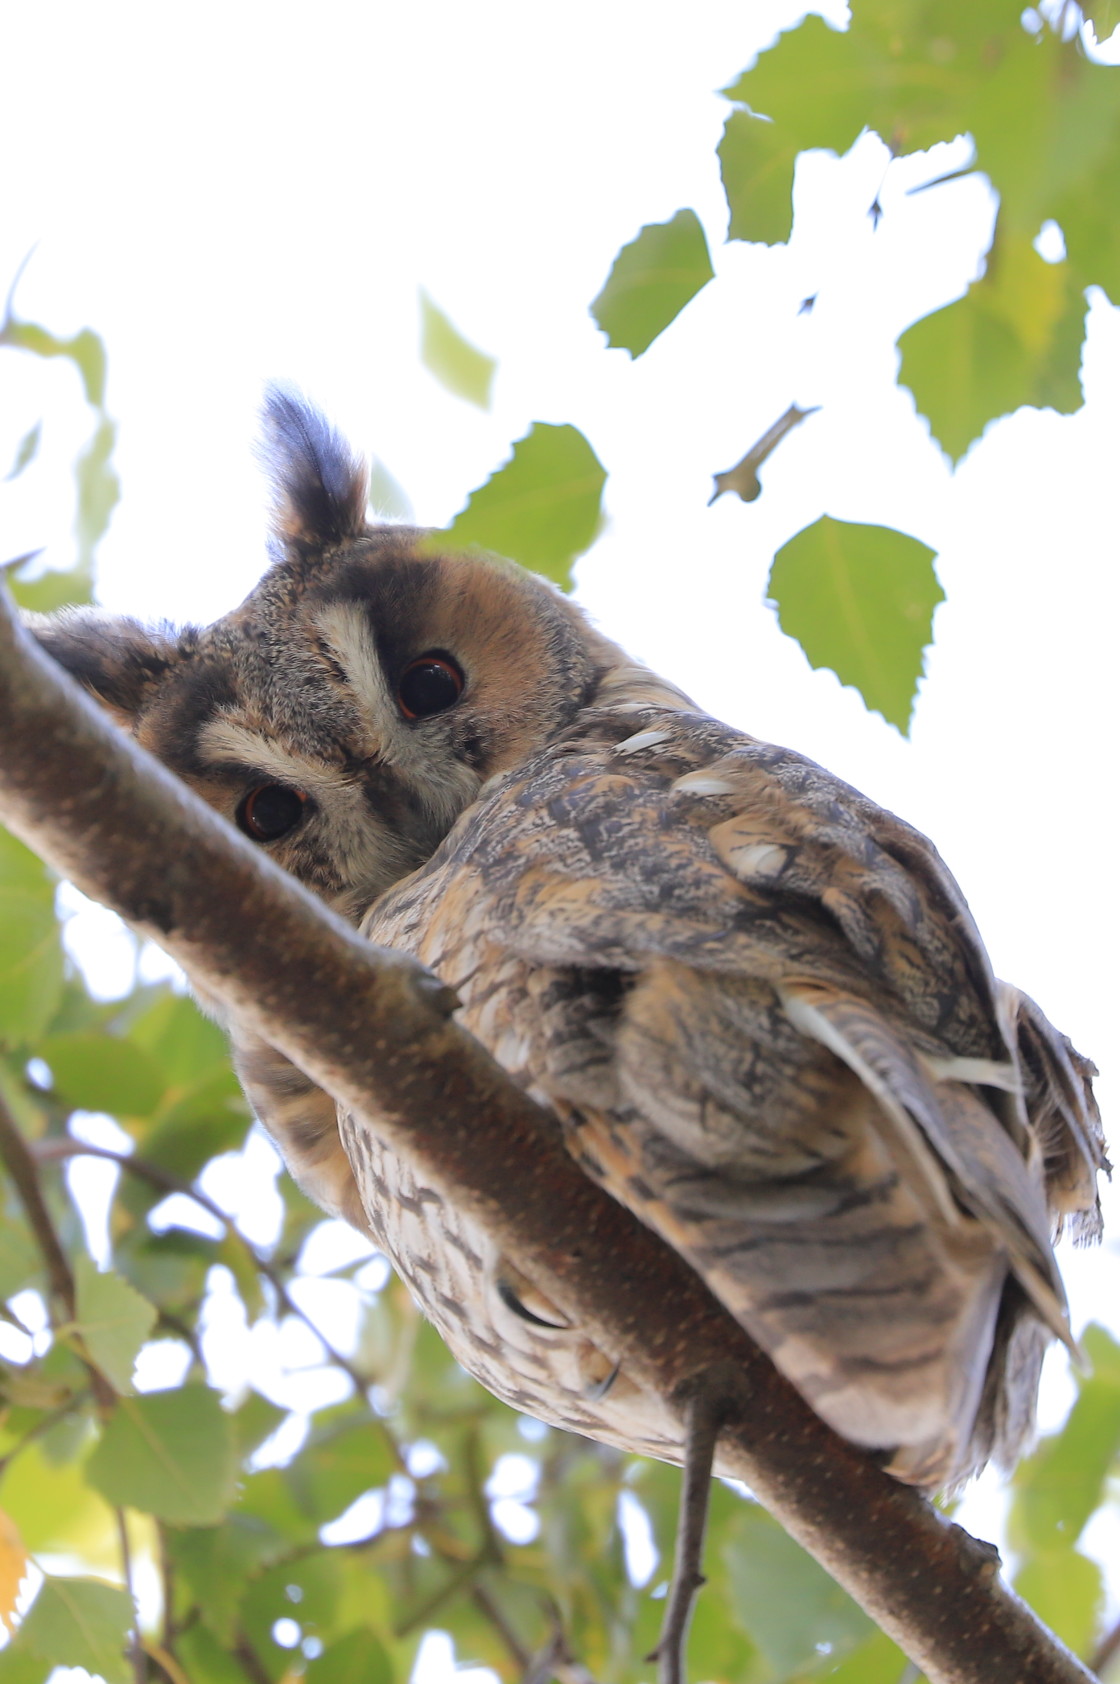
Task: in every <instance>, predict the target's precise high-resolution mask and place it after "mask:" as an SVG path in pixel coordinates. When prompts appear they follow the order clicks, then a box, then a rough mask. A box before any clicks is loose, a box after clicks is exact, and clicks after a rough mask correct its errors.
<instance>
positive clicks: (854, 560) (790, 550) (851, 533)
mask: <svg viewBox="0 0 1120 1684" xmlns="http://www.w3.org/2000/svg"><path fill="white" fill-rule="evenodd" d="M935 554H936V552H935V551H934V550H931V549H930V548H929V546H928V545H926V544H922V543H920V542H919V541H918V539H917V538H909V537H907V536H906V535H905V534H904V533H902V532H896V531H894V529H893V528H892V527H889V526H860V525H857V524H855V523H854V522H851V521H842V520H833V519H832V517H831V516H830V515H822V516H821V518H820V520H818V521H814V523H813V525H812V526H807V527H805V528H804V529H803V531H801V532H799V533H797V535H796V536H795V537H793V538H791V539H790V540H789V542H788V544H784V545H783V546H782V548H781V549H780V550H779V551H778V553H777V555H776V556H775V557H774V564H773V567H772V568H771V570H770V583H769V595H770V598H771V600H772V601H773V602H774V604H775V606H776V607H777V609H778V620H779V623H780V625H781V628H782V630H783V631H784V632H785V633H786V634H787V635H788V636H789V637H794V638H796V639H797V641H798V642H799V643H800V645H801V647H802V649H803V650H804V651H805V655H806V657H807V659H808V661H809V664H810V666H813V667H830V668H831V669H832V671H833V672H834V673H835V674H836V676H837V677H838V678H839V680H840V682H841V683H842V684H851V685H854V687H855V688H856V689H857V690H858V691H859V692H860V694H861V696H862V697H863V699H864V702H865V703H866V705H867V706H868V707H869V708H873V709H875V710H876V711H877V712H878V713H881V714H882V715H883V717H884V719H886V720H889V722H890V723H891V724H892V725H896V726H897V727H898V729H899V730H900V731H901V732H902V733H903V735H905V734H906V733H907V731H908V730H909V727H910V716H911V714H912V712H913V707H914V697H915V694H916V692H917V687H918V680H919V678H920V677H921V675H922V665H923V652H924V650H925V648H926V645H927V644H928V643H930V642H931V641H932V637H933V611H934V609H935V608H936V606H937V604H938V603H939V602H943V601H944V600H945V597H944V592H943V591H942V589H941V586H940V585H939V584H938V582H937V575H936V574H935V573H934V570H933V560H934V555H935Z"/></svg>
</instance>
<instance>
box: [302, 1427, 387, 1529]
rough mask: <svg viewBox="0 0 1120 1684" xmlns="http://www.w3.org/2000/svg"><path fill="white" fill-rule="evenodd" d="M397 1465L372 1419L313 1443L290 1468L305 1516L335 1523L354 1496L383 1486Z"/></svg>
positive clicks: (313, 1440)
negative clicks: (372, 1423)
mask: <svg viewBox="0 0 1120 1684" xmlns="http://www.w3.org/2000/svg"><path fill="white" fill-rule="evenodd" d="M396 1466H397V1464H396V1461H395V1459H394V1457H393V1455H392V1453H391V1451H390V1449H389V1446H388V1444H387V1443H386V1441H385V1439H384V1437H383V1436H382V1434H381V1433H379V1432H378V1431H377V1430H376V1428H375V1427H373V1426H372V1425H371V1423H370V1422H369V1421H368V1420H363V1421H361V1422H359V1423H358V1424H356V1425H354V1426H351V1427H346V1428H345V1429H344V1430H343V1431H341V1432H339V1431H338V1430H337V1429H336V1430H335V1431H333V1432H331V1433H329V1434H327V1435H324V1436H323V1437H322V1438H321V1439H320V1440H319V1441H318V1442H316V1441H315V1439H312V1442H311V1443H310V1444H308V1445H307V1446H306V1447H305V1448H304V1450H303V1451H302V1453H301V1454H300V1455H299V1456H298V1457H297V1458H296V1459H295V1461H294V1462H293V1463H292V1465H291V1467H290V1468H289V1470H288V1474H289V1481H290V1484H291V1489H292V1492H293V1495H294V1496H295V1499H296V1501H297V1502H298V1503H299V1505H300V1507H301V1508H302V1509H303V1510H304V1512H305V1513H306V1514H308V1515H310V1517H311V1518H312V1519H313V1520H315V1521H316V1522H319V1523H324V1522H326V1521H328V1520H334V1519H335V1518H336V1517H337V1516H338V1515H340V1514H342V1512H343V1510H345V1509H348V1508H349V1507H350V1504H351V1503H352V1502H354V1501H355V1499H356V1498H358V1497H361V1496H363V1495H364V1494H365V1492H367V1491H372V1490H375V1489H376V1488H377V1487H379V1486H382V1485H384V1484H385V1481H386V1480H387V1479H388V1478H389V1475H390V1474H391V1473H393V1472H394V1471H395V1469H396Z"/></svg>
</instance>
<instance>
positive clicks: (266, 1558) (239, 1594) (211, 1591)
mask: <svg viewBox="0 0 1120 1684" xmlns="http://www.w3.org/2000/svg"><path fill="white" fill-rule="evenodd" d="M282 1547H283V1546H282V1545H281V1546H280V1548H282ZM167 1552H168V1558H169V1560H170V1561H171V1563H172V1565H173V1566H174V1569H175V1572H176V1574H177V1575H179V1576H181V1578H182V1580H183V1583H184V1584H185V1585H186V1586H187V1587H188V1589H189V1590H190V1592H191V1594H192V1596H193V1597H194V1599H195V1601H196V1603H197V1604H198V1609H199V1614H200V1617H201V1618H202V1619H203V1620H204V1621H205V1623H206V1625H207V1626H208V1627H209V1628H210V1630H211V1631H212V1632H213V1633H214V1636H215V1637H216V1638H218V1639H219V1641H220V1642H222V1643H225V1644H228V1643H231V1642H232V1641H233V1638H234V1634H235V1632H236V1628H237V1623H238V1616H239V1614H240V1610H241V1603H242V1600H243V1598H244V1596H245V1592H246V1589H247V1587H248V1585H249V1583H250V1581H251V1580H252V1579H254V1578H255V1577H256V1575H257V1574H258V1573H259V1572H260V1570H261V1569H262V1567H265V1566H267V1565H268V1564H269V1563H271V1562H272V1561H275V1559H276V1556H277V1555H278V1554H279V1553H280V1549H278V1540H277V1538H276V1534H275V1533H274V1532H273V1531H272V1530H271V1528H270V1527H268V1526H266V1525H265V1523H264V1522H263V1521H260V1520H257V1519H255V1518H254V1517H252V1516H250V1515H243V1514H231V1515H228V1516H227V1517H226V1519H225V1520H224V1521H223V1522H222V1524H221V1525H220V1526H208V1527H204V1528H191V1529H190V1530H186V1531H182V1532H171V1533H169V1534H168V1535H167Z"/></svg>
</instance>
